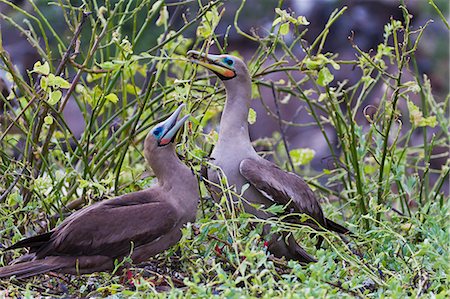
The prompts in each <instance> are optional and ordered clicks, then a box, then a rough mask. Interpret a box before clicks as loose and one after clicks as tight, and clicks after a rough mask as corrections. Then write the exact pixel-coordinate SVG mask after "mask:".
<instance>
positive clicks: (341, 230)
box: [326, 218, 352, 235]
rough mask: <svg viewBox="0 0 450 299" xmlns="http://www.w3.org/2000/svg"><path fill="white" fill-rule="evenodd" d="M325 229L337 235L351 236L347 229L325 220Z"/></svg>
mask: <svg viewBox="0 0 450 299" xmlns="http://www.w3.org/2000/svg"><path fill="white" fill-rule="evenodd" d="M326 224H327V229H329V230H331V231H334V232H337V233H339V234H344V235H351V234H352V233H351V231H350V230H349V229H348V228H345V227H343V226H342V225H340V224H338V223H336V222H334V221H332V220H330V219H328V218H327V219H326Z"/></svg>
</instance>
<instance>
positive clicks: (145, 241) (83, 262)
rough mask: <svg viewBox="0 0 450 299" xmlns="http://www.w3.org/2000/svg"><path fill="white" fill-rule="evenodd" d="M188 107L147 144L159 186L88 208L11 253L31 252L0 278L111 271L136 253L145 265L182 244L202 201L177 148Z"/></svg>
mask: <svg viewBox="0 0 450 299" xmlns="http://www.w3.org/2000/svg"><path fill="white" fill-rule="evenodd" d="M182 107H183V105H181V106H180V107H179V108H178V109H177V110H176V111H175V112H174V113H173V114H172V115H171V116H170V117H169V118H168V119H167V120H165V121H164V122H161V123H159V124H157V125H156V126H155V127H154V128H153V129H152V130H151V131H150V132H149V134H148V135H147V137H146V139H145V143H144V153H145V158H146V160H147V162H148V163H149V165H150V166H151V168H152V169H153V171H154V173H155V175H156V177H157V178H158V183H157V184H156V185H155V186H154V187H152V188H150V189H146V190H142V191H138V192H133V193H129V194H125V195H122V196H119V197H116V198H113V199H110V200H104V201H102V202H99V203H96V204H93V205H91V206H89V207H86V208H83V209H81V210H80V211H77V212H75V213H74V214H72V215H71V216H69V217H68V218H67V219H65V220H64V221H63V222H62V223H61V224H60V225H59V226H58V227H57V228H55V229H53V230H52V231H50V232H48V233H45V234H42V235H38V236H34V237H31V238H28V239H24V240H21V241H19V242H18V243H16V244H14V245H12V246H11V247H9V248H7V250H9V249H16V248H22V247H28V248H30V254H29V255H28V258H27V260H28V261H24V262H19V263H17V264H13V265H9V266H5V267H3V268H0V278H5V277H10V276H13V275H15V276H16V277H17V278H25V277H29V276H33V275H37V274H41V273H45V272H48V271H54V272H60V273H70V274H84V273H92V272H98V271H111V270H113V269H114V260H116V259H117V260H119V261H121V260H122V258H124V257H126V256H128V255H129V254H130V253H131V258H132V260H133V262H135V263H139V262H142V261H145V260H147V259H148V258H149V257H151V256H154V255H156V254H157V253H160V252H162V251H164V250H166V249H168V248H169V247H170V246H172V245H174V244H175V243H177V242H178V241H179V240H180V238H181V228H182V227H183V225H184V224H186V223H187V222H193V221H194V220H195V216H196V212H197V204H198V200H199V194H198V184H197V180H196V178H195V177H194V175H193V173H192V172H191V170H190V169H189V168H188V167H187V166H186V165H184V164H183V163H182V162H181V161H180V160H179V158H178V156H177V154H176V152H175V146H174V144H173V140H174V137H175V134H176V133H177V131H178V130H179V129H180V127H181V126H182V125H183V123H184V122H185V121H186V119H187V118H188V117H189V115H186V116H184V117H183V118H182V119H181V120H179V121H177V118H178V115H179V114H180V112H181V109H182Z"/></svg>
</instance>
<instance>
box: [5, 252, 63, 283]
mask: <svg viewBox="0 0 450 299" xmlns="http://www.w3.org/2000/svg"><path fill="white" fill-rule="evenodd" d="M58 258H59V257H48V258H46V259H42V260H34V261H28V262H23V263H18V264H15V265H9V266H5V267H2V268H0V279H1V278H7V277H11V276H16V278H26V277H30V276H34V275H38V274H42V273H46V272H49V271H53V270H57V269H59V268H61V266H64V265H61V263H60V262H59V261H57V260H56V259H58Z"/></svg>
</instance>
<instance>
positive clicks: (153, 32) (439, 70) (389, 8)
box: [0, 0, 449, 170]
mask: <svg viewBox="0 0 450 299" xmlns="http://www.w3.org/2000/svg"><path fill="white" fill-rule="evenodd" d="M34 2H35V3H36V5H37V6H38V7H39V8H40V9H41V11H42V12H43V14H44V15H45V16H46V18H47V19H48V20H49V22H50V23H51V24H52V25H53V28H54V30H56V31H57V32H58V33H63V34H64V30H67V26H66V23H65V21H64V18H63V15H62V14H61V13H60V8H59V7H58V6H56V5H51V4H50V5H49V2H48V1H34ZM113 2H114V1H113ZM174 2H176V1H166V3H167V4H168V9H169V13H170V15H171V17H172V18H173V23H174V27H175V28H177V27H178V28H179V27H181V26H182V25H183V23H184V22H183V20H184V18H185V17H188V18H189V16H190V14H194V13H195V12H196V8H195V9H194V7H197V3H196V1H192V2H190V1H186V4H185V5H183V6H176V8H175V7H174V6H170V3H174ZM204 2H205V1H204ZM404 2H405V4H406V5H407V7H408V10H409V12H410V13H411V14H412V15H413V16H414V18H413V23H412V26H413V28H419V27H420V26H423V25H425V23H426V22H427V21H428V20H433V21H434V22H432V23H430V24H429V25H428V27H427V29H426V31H425V34H424V36H423V37H422V42H421V43H420V46H419V49H418V51H417V55H416V58H417V62H418V68H419V72H420V73H421V74H426V75H427V76H428V77H429V78H430V80H431V82H432V88H433V93H434V96H435V98H436V99H437V100H438V101H441V100H443V99H444V98H445V97H446V96H447V95H448V92H449V36H448V31H447V29H446V28H445V25H444V24H443V22H442V20H441V19H440V18H439V17H438V16H437V14H436V12H435V10H434V9H433V8H432V7H431V6H430V5H429V4H428V1H421V0H406V1H404ZM435 2H436V4H437V5H438V7H439V8H440V9H441V10H442V11H443V13H444V14H445V15H446V16H447V15H448V9H449V2H448V1H446V0H439V1H435ZM12 3H13V4H14V5H17V6H19V7H20V8H21V9H23V10H25V11H27V10H32V4H31V3H30V2H28V1H25V0H14V1H12ZM71 3H72V4H73V5H74V6H80V5H81V4H82V3H81V1H71ZM98 3H99V4H101V1H100V2H98ZM205 3H206V2H205ZM277 3H278V1H261V0H248V1H247V2H246V4H245V5H244V7H243V10H242V12H241V15H240V18H239V26H240V28H241V29H242V30H243V31H244V32H252V33H255V34H257V35H260V36H264V35H265V34H267V33H268V32H269V31H270V28H271V26H272V22H273V17H274V10H275V7H277ZM400 4H401V1H395V0H377V1H375V0H373V1H368V0H362V1H358V0H350V1H342V0H340V1H338V0H287V1H284V2H283V9H286V10H287V11H288V12H292V13H293V14H294V15H296V16H299V15H304V16H306V18H307V19H308V21H309V22H310V25H309V26H308V31H307V33H306V34H305V35H304V39H305V41H306V42H307V43H308V42H311V41H313V40H314V38H315V37H316V36H317V35H318V34H319V33H320V32H321V31H322V30H323V28H324V26H325V24H326V22H327V20H328V18H329V16H330V14H331V12H332V11H333V10H335V9H336V8H342V7H343V6H348V10H347V11H346V12H345V17H341V18H339V19H338V21H337V22H336V23H335V24H334V25H333V26H332V27H331V31H330V36H329V38H328V39H327V40H326V43H325V44H324V50H323V52H324V53H326V52H333V53H336V54H338V59H340V60H352V59H355V57H356V56H355V50H354V49H353V48H352V44H351V43H350V42H349V40H348V37H349V36H353V42H354V43H355V44H356V45H358V46H359V48H360V49H361V50H363V51H369V50H371V49H373V50H375V51H376V49H377V45H378V44H380V43H382V41H383V31H384V29H383V28H384V25H385V24H387V23H389V22H390V19H391V18H393V19H396V20H403V13H402V11H401V9H400V8H399V6H400ZM240 5H241V1H224V2H223V6H222V8H223V9H225V12H224V14H223V16H222V20H221V21H220V23H219V26H218V27H217V29H216V34H217V35H218V37H219V38H221V37H222V38H223V37H224V36H225V34H228V48H227V51H229V52H231V51H237V52H238V53H239V54H240V55H242V56H243V57H244V59H245V60H247V61H248V60H249V59H250V58H251V55H252V54H253V53H254V51H255V49H256V47H257V46H258V44H257V43H254V42H252V41H251V40H249V39H247V38H245V37H243V36H242V35H240V34H238V33H237V32H236V29H235V28H234V26H233V21H234V16H235V13H236V11H237V10H238V8H239V7H240ZM222 8H221V9H222ZM0 12H1V14H2V18H0V20H1V21H0V28H1V33H2V40H3V47H4V48H5V49H6V50H7V51H8V53H10V55H11V59H12V61H13V62H14V64H15V66H16V67H17V69H19V70H20V72H21V74H22V75H23V77H24V78H29V76H30V74H29V73H27V70H31V69H32V68H33V65H34V63H35V62H36V61H38V60H39V59H40V56H39V55H38V53H37V52H36V50H35V48H33V46H32V45H30V43H29V42H28V40H27V37H26V36H25V33H24V32H20V31H19V30H18V29H16V28H14V27H13V26H11V24H10V22H8V18H11V19H14V20H15V21H19V22H20V18H23V15H21V14H19V13H17V12H16V11H15V10H13V9H11V8H10V6H8V5H6V4H4V3H2V4H0ZM142 18H145V14H142ZM86 30H89V29H86ZM127 30H130V31H131V30H132V28H124V32H123V36H126V35H127V32H126V31H127ZM161 32H162V28H161V27H156V26H149V27H148V29H147V30H146V32H145V37H144V38H143V39H142V41H141V42H140V44H138V45H136V48H135V53H138V52H141V51H145V50H148V49H149V48H150V47H151V46H152V45H155V44H156V43H157V41H156V39H157V37H158V36H159V35H160V34H161ZM184 34H185V36H186V37H191V38H193V39H195V28H194V27H191V28H190V29H188V31H187V32H185V33H184ZM68 36H70V34H69V33H68ZM84 38H87V37H86V36H85V37H84ZM286 38H287V39H288V38H289V35H288V36H286ZM49 43H50V45H51V46H53V47H56V43H55V41H54V40H49ZM214 49H215V48H214V46H212V48H211V50H210V51H212V52H214ZM294 52H295V55H297V56H298V57H299V59H301V58H302V57H303V56H304V55H305V54H304V52H303V51H302V49H301V48H300V47H299V48H296V49H294ZM55 56H56V55H55ZM55 59H59V58H58V57H55ZM408 72H410V70H407V71H406V76H405V77H406V78H405V81H407V80H408ZM299 76H301V75H299ZM334 76H335V81H334V82H339V81H344V80H348V82H349V84H351V83H352V82H356V81H357V80H358V78H360V77H361V71H360V70H359V69H355V68H353V67H352V66H348V67H345V65H343V66H342V68H341V69H340V70H339V71H334ZM180 79H181V78H180ZM261 79H262V80H269V81H277V80H280V79H283V74H282V73H275V74H274V75H270V76H265V77H264V78H261ZM299 79H300V77H299ZM141 83H143V82H138V84H141ZM0 88H1V89H2V93H3V94H4V96H5V97H6V96H7V95H8V88H9V86H8V80H6V79H5V78H4V73H2V71H1V70H0ZM382 93H383V86H382V85H380V86H377V87H376V88H375V89H374V90H373V91H372V92H371V94H370V96H369V102H368V103H367V105H372V104H373V105H376V103H377V99H379V98H380V97H381V95H382ZM260 95H261V98H260V99H255V101H253V108H254V109H255V111H256V112H257V122H256V124H254V125H252V126H251V136H252V139H254V140H256V139H258V138H264V137H272V136H273V133H274V132H277V131H279V130H280V128H279V126H278V122H277V120H276V118H275V117H274V116H273V115H274V113H273V111H274V109H275V107H274V100H273V96H272V92H271V90H270V89H269V88H267V89H261V92H260ZM413 100H414V99H413ZM0 108H1V109H3V105H0ZM267 109H269V110H271V112H272V113H269V112H270V111H268V110H267ZM400 109H402V107H400ZM403 109H405V107H403ZM0 113H1V111H0ZM280 113H281V116H282V118H283V119H285V120H287V121H290V122H293V123H299V124H302V123H303V124H304V123H308V122H311V121H312V119H311V117H310V116H309V114H308V112H307V110H306V109H304V107H303V106H302V103H301V102H300V101H294V100H290V101H289V102H288V103H287V104H284V105H282V106H281V111H280ZM64 114H65V118H66V121H67V122H68V124H69V126H70V128H71V129H72V132H73V133H74V134H75V135H78V136H79V135H81V134H82V132H83V130H84V120H83V117H82V114H81V112H80V109H79V107H78V106H77V104H76V103H75V101H71V102H69V103H68V105H67V107H66V108H65V110H64ZM360 117H361V119H362V120H363V115H362V113H361V116H360ZM284 132H285V134H286V137H287V141H288V144H289V147H290V149H295V148H312V149H314V150H315V152H316V158H315V159H314V160H313V162H312V167H313V169H315V170H320V169H322V168H324V167H327V165H326V164H327V157H329V150H328V147H327V145H326V143H325V141H324V139H323V137H322V135H321V133H320V132H319V131H318V129H317V128H314V127H302V126H290V127H287V128H284ZM414 139H416V141H414ZM333 142H335V143H337V140H334V141H333ZM421 142H423V138H422V136H421V135H420V130H417V133H415V136H413V143H417V144H419V143H421ZM441 151H442V152H443V153H445V152H446V151H448V148H445V147H444V148H441ZM446 159H447V158H446V157H441V158H438V159H434V160H432V161H431V162H432V163H434V166H433V167H434V168H439V166H440V165H442V164H443V163H445V162H444V161H446Z"/></svg>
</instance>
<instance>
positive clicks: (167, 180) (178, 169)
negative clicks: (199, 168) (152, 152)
mask: <svg viewBox="0 0 450 299" xmlns="http://www.w3.org/2000/svg"><path fill="white" fill-rule="evenodd" d="M168 146H170V147H173V149H168V150H165V151H161V152H159V153H158V156H157V157H152V158H151V161H149V164H150V165H151V167H152V170H153V172H154V173H155V176H156V177H157V178H158V183H159V185H160V186H162V187H163V188H168V189H176V188H177V187H179V186H181V187H182V186H184V185H185V183H186V182H185V181H184V180H186V178H189V179H191V177H193V174H192V172H191V170H190V169H189V168H188V167H187V166H186V165H185V164H184V163H183V162H181V161H180V159H179V158H178V156H177V154H176V152H175V147H174V146H173V145H172V144H170V145H168Z"/></svg>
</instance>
